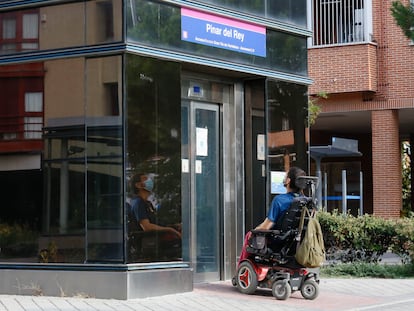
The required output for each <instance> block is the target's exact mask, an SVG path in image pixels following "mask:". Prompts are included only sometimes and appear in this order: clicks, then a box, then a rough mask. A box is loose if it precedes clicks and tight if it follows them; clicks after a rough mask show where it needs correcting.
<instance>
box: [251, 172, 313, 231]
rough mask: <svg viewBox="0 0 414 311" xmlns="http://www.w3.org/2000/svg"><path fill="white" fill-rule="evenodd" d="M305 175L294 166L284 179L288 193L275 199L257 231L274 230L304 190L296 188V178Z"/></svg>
mask: <svg viewBox="0 0 414 311" xmlns="http://www.w3.org/2000/svg"><path fill="white" fill-rule="evenodd" d="M305 175H306V173H305V172H304V171H303V170H302V169H300V168H298V167H295V166H293V167H291V168H290V169H289V171H288V172H287V173H286V176H285V178H284V179H283V186H285V187H286V190H287V193H284V194H279V195H277V196H275V197H274V199H273V201H272V204H271V206H270V210H269V213H268V215H267V217H266V219H265V220H264V221H263V222H262V223H261V224H260V225H258V226H257V227H256V229H265V230H269V229H273V228H274V226H275V225H276V222H277V221H278V218H279V217H280V216H281V215H283V212H285V211H286V210H287V209H288V208H289V206H290V204H291V203H292V201H293V199H294V198H295V197H297V196H299V195H301V192H302V190H301V189H299V188H298V187H297V186H296V178H297V177H299V176H305Z"/></svg>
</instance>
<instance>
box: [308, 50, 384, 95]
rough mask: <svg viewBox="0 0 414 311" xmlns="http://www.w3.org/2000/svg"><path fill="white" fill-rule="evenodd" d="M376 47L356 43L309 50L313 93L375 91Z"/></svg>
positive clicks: (310, 89) (311, 89)
mask: <svg viewBox="0 0 414 311" xmlns="http://www.w3.org/2000/svg"><path fill="white" fill-rule="evenodd" d="M376 49H377V46H376V45H375V44H355V45H344V46H332V47H325V48H313V49H309V51H308V65H309V76H310V77H311V78H312V79H313V80H314V83H313V84H312V85H311V86H310V88H309V93H310V94H317V93H318V92H321V91H322V92H326V93H348V92H363V91H371V92H373V91H376V89H377V68H376V63H377V53H376Z"/></svg>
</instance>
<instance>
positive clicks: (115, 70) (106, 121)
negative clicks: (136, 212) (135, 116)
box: [86, 56, 124, 262]
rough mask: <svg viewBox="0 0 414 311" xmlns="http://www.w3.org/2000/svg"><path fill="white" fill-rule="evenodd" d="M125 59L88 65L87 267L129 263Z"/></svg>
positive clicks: (107, 59)
mask: <svg viewBox="0 0 414 311" xmlns="http://www.w3.org/2000/svg"><path fill="white" fill-rule="evenodd" d="M121 81H122V57H121V56H112V57H102V58H91V59H87V60H86V94H87V96H86V98H87V102H86V115H87V117H86V139H87V141H86V157H87V158H86V161H87V163H88V166H87V178H86V179H87V189H88V191H87V227H86V230H87V261H88V262H93V261H99V262H102V261H123V240H124V239H123V227H122V224H123V207H124V204H123V184H124V182H123V165H122V159H123V157H122V146H123V143H122V138H123V136H122V120H121V115H122V105H121V103H122V100H121V89H122V83H121Z"/></svg>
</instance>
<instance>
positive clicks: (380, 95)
mask: <svg viewBox="0 0 414 311" xmlns="http://www.w3.org/2000/svg"><path fill="white" fill-rule="evenodd" d="M311 2H312V9H311V12H312V18H311V19H310V20H311V22H310V23H311V24H312V29H313V39H311V40H309V41H310V44H309V54H308V59H309V76H310V77H311V78H312V79H313V80H314V83H313V84H312V85H311V87H310V88H309V93H310V94H311V95H317V94H320V93H326V95H327V98H326V99H321V100H319V101H318V105H320V107H321V113H320V115H319V117H318V118H317V120H316V122H315V124H314V125H313V126H312V127H311V143H312V146H324V145H325V146H326V145H330V144H331V140H332V137H342V138H348V139H352V140H355V141H357V143H358V148H359V151H360V153H362V155H360V156H357V157H343V156H342V157H340V158H335V157H329V156H327V157H326V158H324V159H323V160H322V165H321V167H322V169H321V173H322V176H325V177H326V180H325V181H324V184H325V185H326V187H325V189H326V191H325V192H324V194H323V197H324V198H330V199H331V200H327V208H328V209H329V210H333V209H339V210H341V202H340V201H338V200H337V198H338V196H341V184H342V181H341V174H342V172H343V171H345V174H346V176H347V186H348V188H347V193H346V194H347V195H348V196H349V200H348V201H347V202H348V207H349V210H348V211H350V212H352V213H353V214H358V212H363V213H370V214H371V213H372V214H374V215H377V216H381V217H387V218H397V217H400V213H401V208H402V172H401V152H402V149H401V142H402V141H410V142H411V145H412V144H413V132H414V122H413V120H414V80H413V76H412V71H413V69H414V67H413V66H414V64H413V62H412V59H413V58H414V50H413V48H414V47H413V43H412V42H411V41H410V40H408V39H407V38H406V37H405V36H404V35H403V33H402V31H401V29H400V28H399V27H398V26H397V25H396V23H395V21H394V19H393V17H392V15H391V11H390V8H391V3H392V1H391V0H386V1H383V0H381V1H379V0H378V1H376V0H312V1H311ZM403 3H404V4H408V1H403ZM405 152H410V151H407V150H405ZM410 154H411V152H410ZM360 200H362V202H361V203H362V204H361V210H360V205H359V204H360V202H359V201H360Z"/></svg>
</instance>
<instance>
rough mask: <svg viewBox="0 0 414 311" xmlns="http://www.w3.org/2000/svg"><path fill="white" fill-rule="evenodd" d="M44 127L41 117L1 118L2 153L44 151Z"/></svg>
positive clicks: (0, 139) (0, 150) (0, 144)
mask: <svg viewBox="0 0 414 311" xmlns="http://www.w3.org/2000/svg"><path fill="white" fill-rule="evenodd" d="M42 127H43V118H42V117H39V116H36V117H34V116H29V117H28V116H0V153H22V152H24V153H27V152H39V151H42V150H43V141H42Z"/></svg>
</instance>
